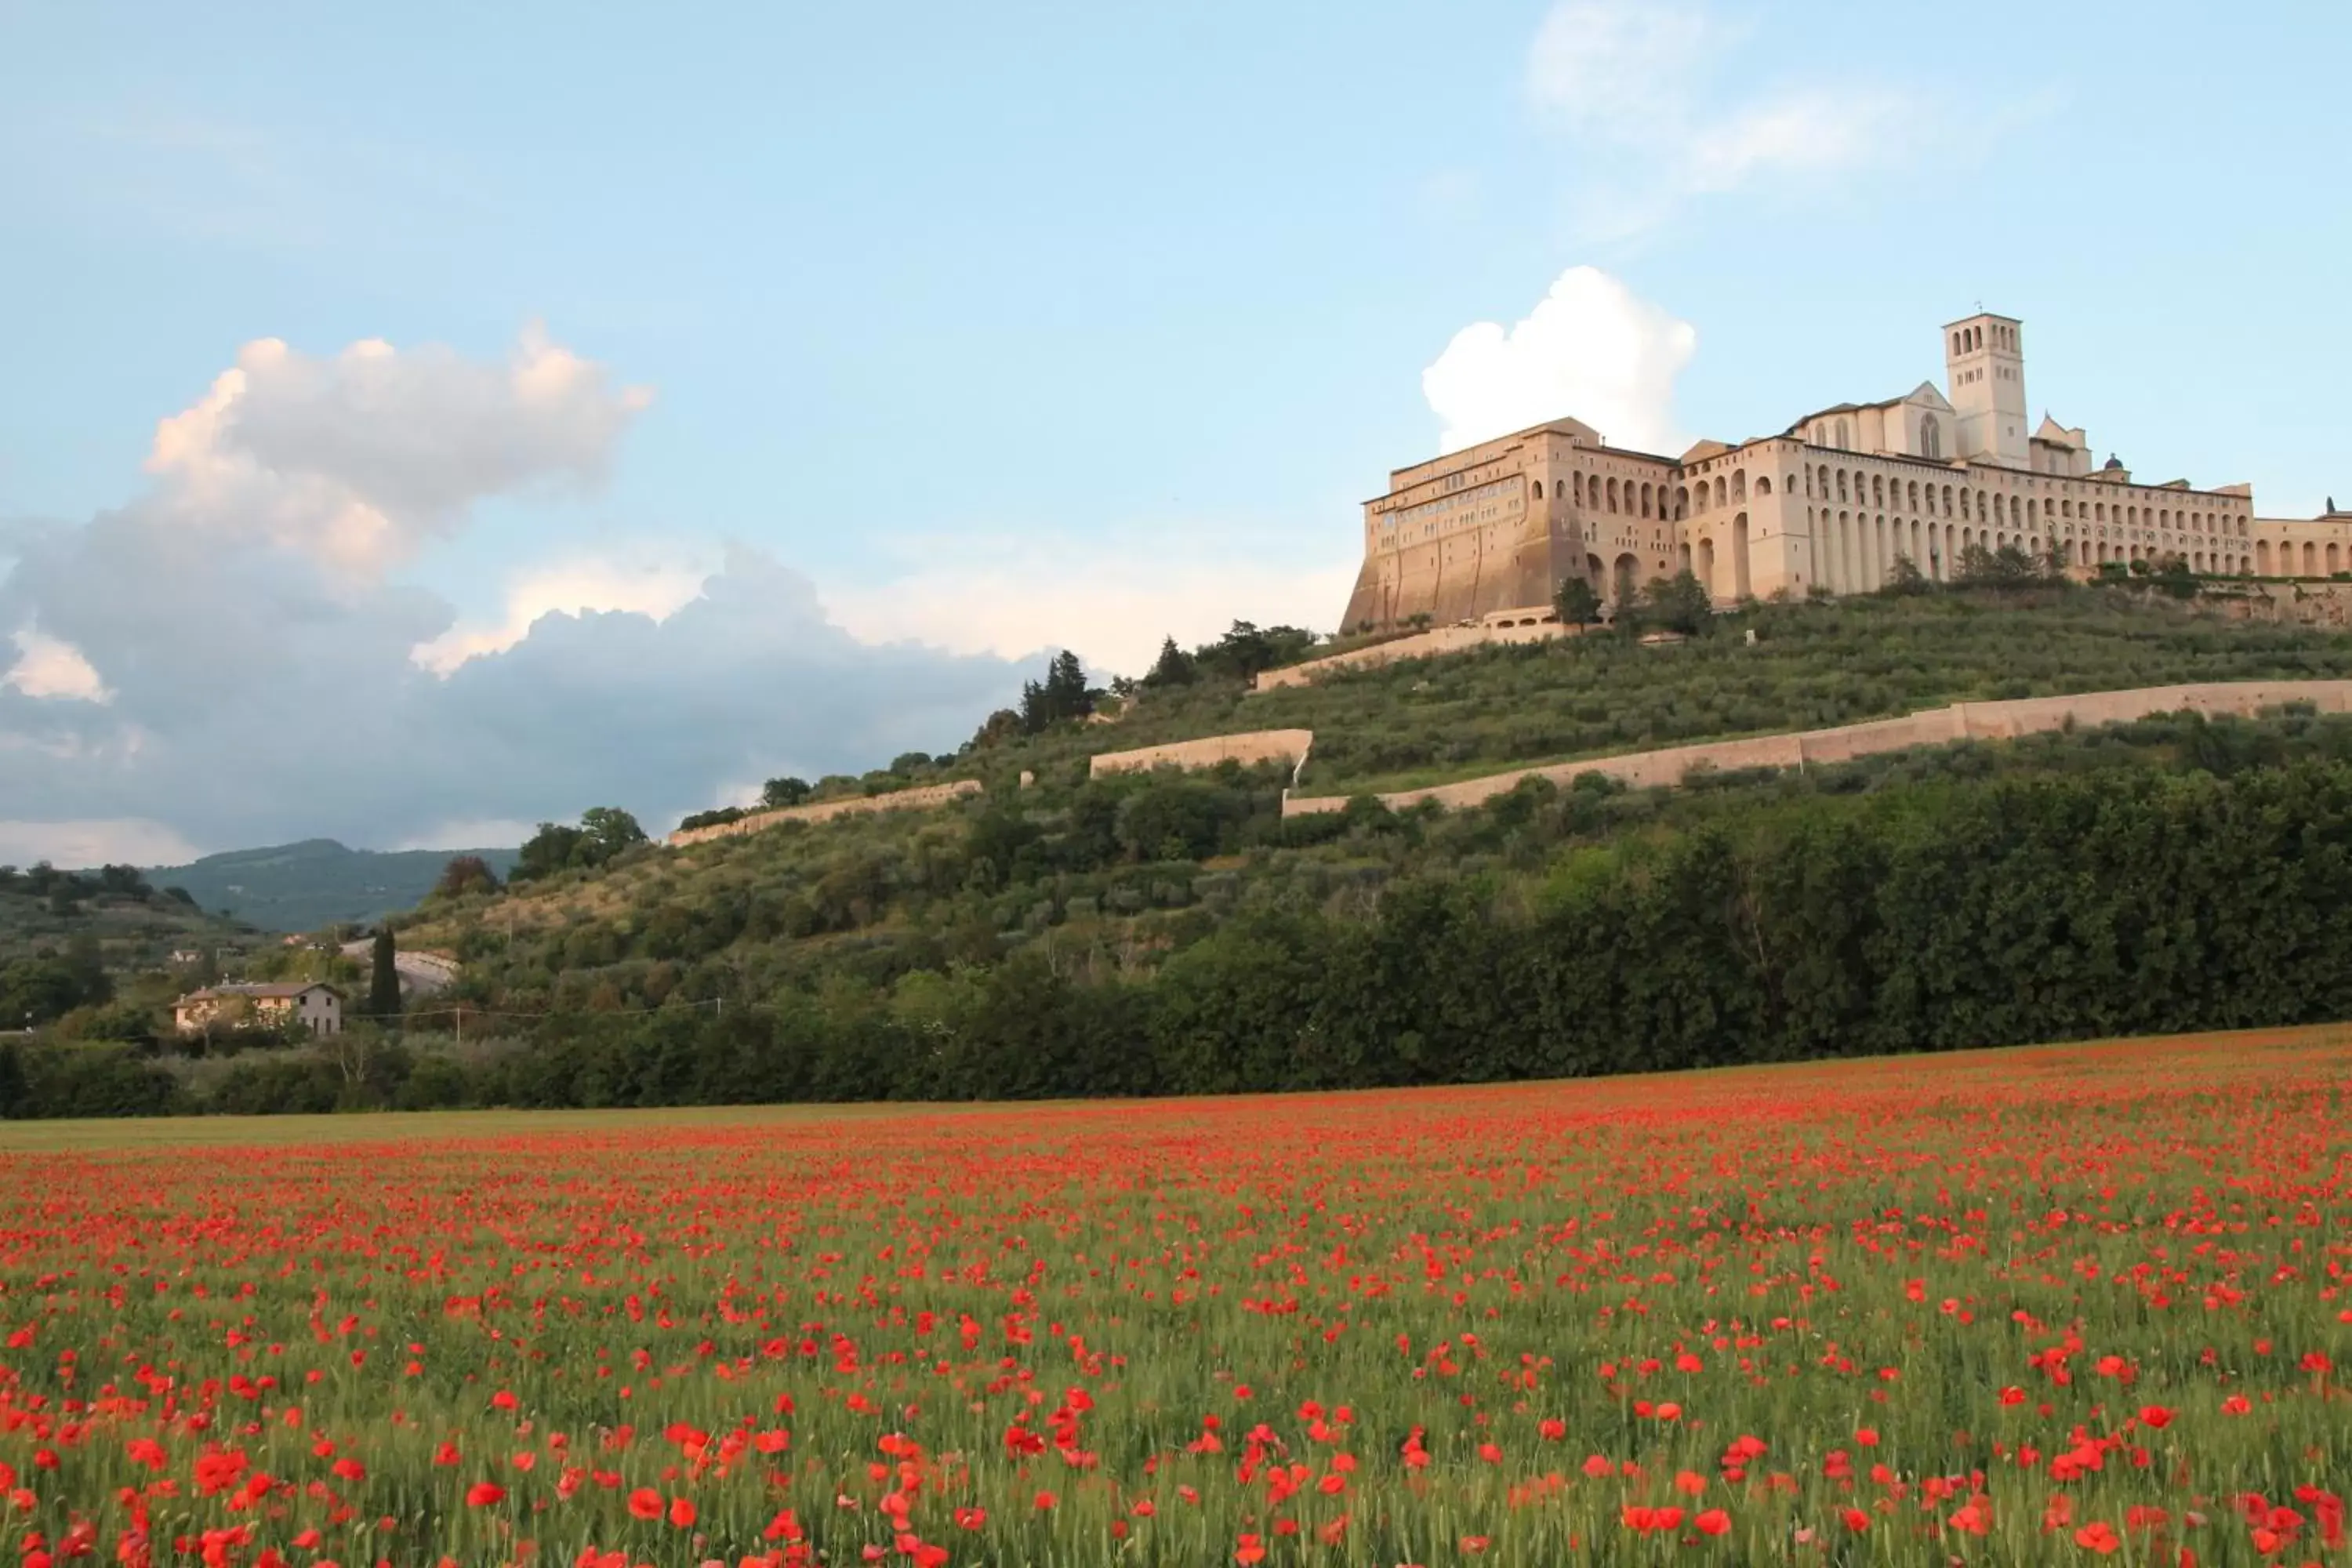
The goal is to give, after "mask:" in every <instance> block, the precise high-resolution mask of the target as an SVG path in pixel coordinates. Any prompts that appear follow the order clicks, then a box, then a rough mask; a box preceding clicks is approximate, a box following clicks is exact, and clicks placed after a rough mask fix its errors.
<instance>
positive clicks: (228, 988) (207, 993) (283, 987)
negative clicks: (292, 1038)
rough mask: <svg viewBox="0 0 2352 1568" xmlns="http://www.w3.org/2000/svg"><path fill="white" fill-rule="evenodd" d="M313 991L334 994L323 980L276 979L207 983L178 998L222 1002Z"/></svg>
mask: <svg viewBox="0 0 2352 1568" xmlns="http://www.w3.org/2000/svg"><path fill="white" fill-rule="evenodd" d="M313 991H324V992H327V993H329V994H335V988H334V987H333V986H331V985H330V984H327V983H326V982H325V981H323V980H290V981H278V982H274V983H271V984H258V983H257V984H226V985H207V986H205V988H204V989H203V990H201V991H191V992H190V993H188V994H186V995H185V996H183V997H181V998H180V1000H181V1001H183V1002H224V1001H226V1000H227V999H228V998H230V997H232V996H270V997H279V996H285V997H292V996H303V995H307V994H310V992H313Z"/></svg>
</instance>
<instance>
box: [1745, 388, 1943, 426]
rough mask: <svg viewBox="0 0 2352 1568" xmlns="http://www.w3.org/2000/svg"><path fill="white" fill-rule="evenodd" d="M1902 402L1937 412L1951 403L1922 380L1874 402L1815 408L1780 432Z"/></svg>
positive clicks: (1941, 412)
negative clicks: (1895, 395)
mask: <svg viewBox="0 0 2352 1568" xmlns="http://www.w3.org/2000/svg"><path fill="white" fill-rule="evenodd" d="M1904 403H1909V404H1914V405H1917V406H1919V407H1922V408H1932V409H1934V410H1936V411H1937V413H1939V414H1949V413H1951V412H1952V405H1950V404H1949V403H1948V402H1946V401H1945V398H1944V395H1943V394H1942V393H1940V392H1938V391H1937V390H1936V384H1935V383H1934V382H1932V381H1923V382H1921V383H1920V384H1918V385H1916V386H1915V387H1913V388H1912V389H1911V390H1910V391H1908V392H1906V393H1905V394H1904V395H1902V396H1900V397H1885V398H1881V399H1880V400H1879V401H1877V402H1876V403H1833V404H1832V405H1829V406H1828V407H1827V408H1816V409H1814V410H1813V411H1812V412H1811V414H1808V415H1806V416H1804V417H1802V418H1801V419H1799V420H1798V421H1796V423H1794V424H1792V425H1790V426H1789V428H1788V429H1787V430H1786V431H1784V432H1782V433H1783V434H1784V435H1790V436H1794V435H1795V434H1797V432H1798V431H1800V430H1801V429H1803V428H1804V427H1805V426H1808V425H1810V424H1811V423H1812V422H1813V421H1814V420H1816V419H1824V418H1827V417H1829V416H1832V415H1834V414H1859V413H1861V412H1862V411H1863V410H1864V409H1865V408H1893V407H1895V405H1898V404H1904Z"/></svg>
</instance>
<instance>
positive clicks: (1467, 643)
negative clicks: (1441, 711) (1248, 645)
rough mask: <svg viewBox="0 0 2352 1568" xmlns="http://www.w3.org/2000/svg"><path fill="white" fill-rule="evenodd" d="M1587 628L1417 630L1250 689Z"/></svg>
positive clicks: (1275, 672)
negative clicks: (1338, 671) (1409, 634)
mask: <svg viewBox="0 0 2352 1568" xmlns="http://www.w3.org/2000/svg"><path fill="white" fill-rule="evenodd" d="M1529 613H1530V614H1531V615H1532V614H1534V613H1535V612H1529ZM1584 629H1585V628H1584V627H1582V626H1562V625H1561V624H1560V623H1559V622H1558V621H1539V622H1537V623H1536V624H1535V625H1533V626H1525V625H1515V626H1439V627H1438V628H1437V629H1436V630H1434V631H1426V632H1415V633H1414V634H1413V635H1412V636H1411V637H1391V638H1389V639H1388V640H1387V641H1386V642H1376V643H1371V644H1370V645H1368V646H1366V647H1351V648H1349V650H1348V651H1347V652H1345V653H1332V654H1326V655H1324V656H1323V657H1322V658H1310V659H1308V660H1307V661H1306V662H1305V663H1304V664H1286V665H1284V666H1282V667H1281V668H1278V669H1265V670H1260V671H1259V672H1258V675H1257V679H1255V680H1254V681H1252V682H1251V684H1250V689H1251V690H1252V691H1254V692H1255V691H1272V690H1274V689H1276V688H1277V687H1284V686H1304V685H1306V684H1307V682H1308V681H1310V680H1313V679H1316V678H1317V677H1318V676H1323V675H1328V674H1330V673H1331V672H1332V671H1334V670H1340V669H1370V668H1375V667H1377V666H1380V665H1383V664H1394V663H1395V662H1396V661H1397V660H1399V659H1401V658H1434V657H1435V656H1437V655H1438V654H1442V653H1460V652H1462V651H1463V650H1464V649H1465V648H1473V647H1490V646H1492V645H1494V644H1496V643H1524V642H1549V641H1550V640H1551V639H1552V638H1554V637H1576V636H1579V635H1580V634H1581V633H1582V632H1583V631H1584Z"/></svg>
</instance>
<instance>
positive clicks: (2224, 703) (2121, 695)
mask: <svg viewBox="0 0 2352 1568" xmlns="http://www.w3.org/2000/svg"><path fill="white" fill-rule="evenodd" d="M2290 702H2306V703H2309V704H2311V705H2312V706H2313V707H2315V708H2316V709H2318V710H2320V711H2322V712H2326V713H2343V712H2352V680H2244V681H2210V682H2206V683H2204V684H2201V685H2190V686H2147V687H2141V688H2139V689H2137V690H2132V691H2092V692H2084V693H2081V694H2079V695H2076V696H2072V697H2025V698H2019V699H2016V700H2011V701H2003V702H1957V703H1954V704H1953V705H1952V706H1951V707H1949V708H1930V709H1924V710H1920V711H1918V712H1916V713H1910V714H1906V715H1905V716H1903V717H1901V718H1899V719H1874V720H1871V721H1868V722H1866V723H1861V724H1843V725H1840V726H1838V727H1837V728H1836V729H1833V730H1807V731H1801V732H1799V733H1796V734H1788V735H1758V736H1753V737H1750V738H1748V739H1746V740H1738V741H1711V742H1703V743H1700V744H1697V745H1690V746H1672V747H1668V748H1666V749H1664V750H1663V751H1655V752H1631V753H1628V754H1625V755H1622V756H1615V757H1594V758H1591V759H1588V760H1586V761H1583V762H1575V763H1549V764H1548V765H1545V766H1542V767H1533V768H1513V769H1511V770H1510V771H1509V772H1507V773H1488V774H1486V775H1485V776H1484V777H1482V778H1475V779H1464V780H1462V781H1461V782H1459V783H1457V784H1433V785H1431V786H1430V787H1428V788H1426V789H1408V790H1399V791H1396V792H1395V793H1393V794H1390V795H1381V797H1380V798H1381V802H1382V803H1383V804H1384V805H1389V806H1391V807H1392V808H1402V807H1405V806H1409V805H1418V804H1419V803H1421V802H1422V801H1424V800H1433V801H1436V802H1437V803H1438V804H1440V805H1444V806H1447V807H1449V808H1454V809H1459V808H1461V807H1463V806H1470V805H1478V804H1480V803H1481V802H1484V801H1487V800H1491V799H1493V798H1494V797H1495V796H1496V795H1506V794H1508V793H1509V792H1510V791H1511V790H1512V789H1514V788H1516V787H1517V784H1519V781H1521V780H1522V779H1528V778H1541V779H1549V780H1550V781H1551V782H1552V783H1554V784H1567V783H1568V782H1569V781H1570V780H1571V779H1573V778H1575V777H1576V776H1577V775H1579V774H1580V773H1601V774H1605V775H1607V776H1608V777H1610V778H1613V779H1616V780H1618V781H1620V782H1621V783H1623V784H1627V785H1630V786H1632V787H1633V788H1637V789H1641V788H1649V787H1652V786H1656V785H1673V784H1680V783H1682V782H1683V779H1684V778H1685V775H1687V774H1688V773H1690V772H1691V771H1692V770H1693V769H1695V768H1712V769H1714V770H1715V771H1716V772H1717V773H1729V772H1733V771H1735V770H1738V769H1742V768H1801V767H1803V766H1804V765H1805V764H1806V763H1843V762H1849V761H1851V760H1853V758H1855V757H1866V756H1874V755H1877V754H1879V753H1882V752H1900V751H1906V750H1908V749H1909V748H1911V747H1913V746H1933V745H1942V744H1948V743H1949V742H1954V741H1965V740H2005V739H2009V738H2011V737H2014V736H2018V735H2030V734H2035V733H2039V732H2042V731H2050V730H2059V729H2063V728H2065V727H2066V726H2067V725H2068V724H2070V723H2071V724H2074V725H2076V726H2079V727H2084V728H2088V727H2090V726H2093V725H2097V724H2120V723H2126V722H2128V721H2131V720H2134V719H2145V718H2147V717H2148V716H2149V715H2150V714H2155V713H2177V712H2179V711H2181V710H2184V709H2186V710H2194V711H2196V712H2200V713H2237V714H2252V713H2258V712H2261V711H2262V710H2264V709H2269V708H2278V707H2283V706H2284V705H2285V704H2287V703H2290ZM1347 804H1348V801H1347V797H1346V796H1344V795H1290V796H1286V798H1285V799H1284V801H1283V803H1282V814H1283V815H1284V816H1310V815H1312V814H1314V813H1316V812H1322V811H1339V810H1341V809H1343V808H1345V807H1346V805H1347Z"/></svg>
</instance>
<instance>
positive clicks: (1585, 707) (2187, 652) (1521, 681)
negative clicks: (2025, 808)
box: [939, 588, 2352, 795]
mask: <svg viewBox="0 0 2352 1568" xmlns="http://www.w3.org/2000/svg"><path fill="white" fill-rule="evenodd" d="M1750 631H1753V632H1754V633H1755V634H1756V640H1755V641H1754V642H1753V643H1750V642H1748V637H1747V634H1748V632H1750ZM2343 677H2352V638H2347V637H2344V636H2342V635H2341V634H2338V633H2331V632H2326V631H2322V630H2316V629H2313V628H2308V627H2303V626H2272V625H2265V624H2258V623H2253V622H2246V621H2231V620H2226V619H2223V618H2221V616H2216V615H2213V614H2211V613H2210V612H2200V611H2199V610H2197V609H2195V608H2193V607H2188V606H2183V605H2177V604H2175V603H2172V602H2170V601H2168V600H2151V599H2147V598H2144V597H2139V596H2135V595H2129V594H2126V593H2124V592H2120V591H2118V592H2107V591H2104V590H2097V589H2087V588H2041V589H2034V590H2031V591H2023V592H2011V593H1995V592H1990V591H1986V592H1979V593H1938V594H1934V595H1918V596H1899V595H1889V596H1885V597H1864V598H1853V599H1846V600H1842V601H1839V602H1837V603H1834V604H1827V603H1812V604H1793V605H1755V606H1753V607H1751V608H1749V609H1748V610H1745V611H1742V612H1739V613H1738V614H1733V615H1724V616H1716V617H1715V618H1714V621H1713V623H1712V624H1711V625H1710V626H1709V627H1708V628H1707V630H1706V632H1705V633H1704V634H1703V635H1701V636H1698V637H1692V638H1690V639H1689V640H1688V641H1685V642H1680V643H1675V644H1672V645H1669V646H1664V647H1658V646H1647V645H1643V644H1642V643H1640V642H1638V641H1636V640H1635V639H1633V638H1632V637H1624V636H1620V635H1616V634H1613V633H1600V634H1596V635H1592V636H1589V637H1573V638H1564V639H1560V640H1558V641H1553V642H1546V643H1533V644H1517V645H1510V646H1504V647H1491V648H1486V649H1481V650H1478V651H1476V652H1473V653H1467V654H1454V655H1449V656H1446V657H1444V658H1423V659H1414V660H1408V661H1405V662H1402V663H1400V664H1394V665H1389V666H1385V667H1382V668H1374V669H1369V670H1356V671H1349V672H1343V673H1339V674H1335V675H1332V676H1328V677H1325V678H1324V679H1320V680H1318V681H1316V682H1314V683H1313V684H1310V685H1307V686H1303V687H1284V688H1278V689H1275V690H1272V691H1267V692H1265V693H1260V694H1249V693H1246V689H1245V688H1244V686H1243V685H1242V684H1241V683H1239V682H1238V681H1213V680H1202V681H1199V682H1196V683H1194V684H1192V685H1189V686H1178V687H1171V688H1167V689H1153V690H1149V691H1146V692H1144V693H1143V694H1141V696H1140V697H1139V700H1136V701H1135V702H1134V703H1133V704H1132V706H1131V707H1130V708H1129V710H1128V715H1127V717H1125V718H1124V719H1122V720H1121V721H1120V722H1118V724H1115V725H1095V726H1083V727H1081V726H1065V727H1064V728H1062V729H1060V730H1058V731H1052V732H1049V733H1047V734H1045V735H1041V736H1036V737H1031V738H1025V739H1018V740H1008V741H1006V742H1003V743H1001V744H998V745H994V746H989V747H983V748H980V749H978V750H975V751H974V752H971V754H970V755H968V756H967V757H964V758H961V759H958V760H957V766H955V767H950V768H945V769H940V770H939V773H940V776H949V775H950V774H952V773H957V772H959V771H961V773H966V774H969V773H971V772H972V770H973V769H974V768H975V767H978V768H980V769H982V770H993V771H996V772H1005V771H1009V770H1014V769H1019V768H1030V769H1034V770H1035V771H1037V772H1039V773H1045V772H1046V771H1048V770H1049V769H1051V768H1054V767H1055V766H1057V765H1061V764H1065V763H1069V762H1071V761H1073V760H1075V759H1077V758H1080V757H1083V756H1085V755H1087V754H1088V753H1090V752H1099V751H1110V750H1122V749H1126V748H1129V747H1135V746H1147V745H1156V744H1159V743H1160V742H1166V741H1177V740H1189V739H1192V738H1195V737H1198V736H1203V735H1215V734H1220V733H1223V732H1226V731H1236V730H1277V729H1307V730H1312V731H1315V751H1314V756H1313V758H1312V759H1311V760H1310V761H1309V763H1308V764H1307V770H1306V772H1305V773H1304V775H1303V777H1302V779H1301V781H1300V785H1301V788H1303V789H1304V790H1306V791H1307V792H1308V793H1311V794H1318V795H1348V794H1353V793H1356V792H1357V791H1360V790H1367V789H1370V790H1386V789H1397V788H1404V787H1409V786H1411V785H1413V784H1429V783H1434V782H1437V781H1439V780H1441V779H1447V778H1460V777H1466V776H1470V775H1472V774H1475V773H1490V772H1495V771H1498V770H1500V769H1502V768H1505V767H1507V766H1510V765H1512V764H1514V763H1530V762H1538V761H1550V760H1555V759H1561V758H1569V757H1576V756H1585V755H1592V754H1598V753H1601V752H1628V751H1641V750H1644V749H1646V748H1649V747H1653V746H1663V745H1675V744H1679V743H1682V742H1689V741H1698V740H1707V739H1714V738H1718V737H1722V736H1727V735H1738V734H1751V733H1758V732H1763V731H1780V730H1807V729H1817V728H1822V727H1826V726H1830V725H1835V724H1845V723H1853V722H1855V721H1860V720H1864V719H1876V718H1884V717H1886V716H1889V715H1892V714H1896V713H1904V712H1908V711H1910V710H1914V709H1919V708H1933V707H1938V706H1942V705H1944V704H1947V703H1950V702H1954V701H1982V700H1992V699H2000V698H2015V697H2040V696H2049V695H2055V694H2058V693H2063V692H2074V691H2103V690H2116V689H2123V688H2127V687H2135V686H2161V685H2169V684H2172V683H2175V682H2180V681H2191V680H2249V679H2261V678H2275V679H2335V678H2343Z"/></svg>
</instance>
